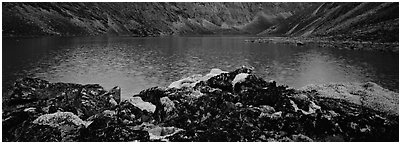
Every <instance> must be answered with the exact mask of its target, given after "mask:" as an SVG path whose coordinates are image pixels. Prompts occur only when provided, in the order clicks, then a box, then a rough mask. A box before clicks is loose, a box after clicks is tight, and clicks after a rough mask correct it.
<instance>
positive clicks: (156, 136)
mask: <svg viewBox="0 0 401 144" xmlns="http://www.w3.org/2000/svg"><path fill="white" fill-rule="evenodd" d="M213 71H216V70H212V72H213ZM209 75H210V74H209ZM198 77H199V78H201V77H200V76H198ZM205 77H208V76H207V75H206V76H205ZM191 83H192V84H193V86H188V87H179V88H177V87H171V88H161V87H153V88H149V89H146V90H143V91H142V92H140V93H139V94H136V95H134V96H133V97H132V98H131V99H128V100H124V101H121V102H119V100H118V94H116V93H118V88H113V89H112V90H110V91H106V90H104V89H103V88H102V87H100V86H98V85H79V84H65V83H49V82H47V81H44V80H40V79H32V78H26V79H22V80H19V81H17V82H16V84H15V87H14V89H13V90H12V92H10V96H9V99H8V100H7V101H4V102H3V122H2V125H3V141H226V142H227V141H242V142H246V141H252V142H254V141H300V142H310V141H398V140H399V137H398V134H399V131H398V128H399V125H398V119H399V118H398V112H396V111H398V94H397V93H394V92H391V91H388V90H385V89H383V88H381V87H380V86H378V85H376V84H374V83H365V84H327V85H320V86H317V85H311V86H308V87H306V88H304V89H300V90H296V89H291V88H288V87H286V86H282V85H277V84H276V83H275V82H274V81H269V82H266V81H264V80H263V79H261V78H259V77H257V76H256V75H254V74H252V69H250V68H246V67H242V68H239V69H237V70H234V71H232V72H226V73H221V72H219V74H215V75H214V76H212V77H210V78H209V79H207V80H206V79H204V80H196V81H191ZM110 99H113V100H115V101H116V103H117V102H118V103H117V104H115V103H114V105H113V104H110ZM139 103H142V104H143V103H146V105H147V106H150V107H153V108H152V109H148V108H149V107H143V105H138V104H139ZM4 106H6V107H7V109H4Z"/></svg>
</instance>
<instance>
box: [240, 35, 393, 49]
mask: <svg viewBox="0 0 401 144" xmlns="http://www.w3.org/2000/svg"><path fill="white" fill-rule="evenodd" d="M245 42H250V43H274V44H277V43H278V44H293V45H297V46H303V45H307V44H314V45H318V46H319V47H327V48H337V49H346V50H367V51H380V52H394V53H398V49H399V46H398V42H374V41H352V40H335V39H332V38H329V37H261V38H256V39H249V40H245Z"/></svg>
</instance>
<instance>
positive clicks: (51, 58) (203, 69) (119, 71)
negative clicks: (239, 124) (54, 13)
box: [3, 37, 398, 97]
mask: <svg viewBox="0 0 401 144" xmlns="http://www.w3.org/2000/svg"><path fill="white" fill-rule="evenodd" d="M245 39H247V38H246V37H159V38H131V37H114V38H113V37H75V38H34V39H22V38H19V39H17V38H13V39H7V38H5V39H4V38H3V86H7V85H10V83H12V82H13V81H15V80H16V79H17V78H19V77H25V76H34V77H40V78H43V79H46V80H49V81H51V82H72V83H81V84H88V83H99V84H101V85H102V86H104V87H106V88H112V87H113V86H116V85H118V86H120V87H122V95H123V96H125V97H127V96H132V95H133V94H135V93H138V92H139V91H141V90H143V89H146V88H150V87H153V86H167V85H168V84H170V83H171V82H173V81H175V80H178V79H180V78H183V77H187V76H190V75H192V74H205V73H207V72H208V71H209V70H210V69H212V68H220V69H222V70H227V71H230V70H234V69H235V68H237V67H240V66H242V65H246V66H253V67H255V73H256V74H258V75H260V76H262V77H264V78H265V79H266V80H270V79H273V80H276V81H277V82H278V83H281V84H287V85H289V86H291V87H295V88H299V87H302V86H305V85H307V84H311V83H329V82H366V81H373V82H376V83H378V84H379V85H382V86H383V87H385V88H389V89H392V90H396V91H398V54H394V53H377V52H362V51H350V50H339V49H327V48H319V47H316V46H302V47H297V46H294V45H284V44H263V43H245V42H244V40H245Z"/></svg>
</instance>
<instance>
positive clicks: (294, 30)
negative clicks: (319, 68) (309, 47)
mask: <svg viewBox="0 0 401 144" xmlns="http://www.w3.org/2000/svg"><path fill="white" fill-rule="evenodd" d="M398 33H399V31H398V3H323V4H321V5H314V6H313V7H311V8H310V9H306V10H305V11H302V12H300V13H296V14H295V15H293V16H292V17H290V18H288V19H286V20H284V21H282V22H281V23H280V24H277V25H275V26H272V27H270V28H268V29H267V30H265V31H263V32H261V33H259V35H263V36H267V35H284V36H305V37H306V36H318V37H329V38H333V39H336V40H354V41H377V42H398Z"/></svg>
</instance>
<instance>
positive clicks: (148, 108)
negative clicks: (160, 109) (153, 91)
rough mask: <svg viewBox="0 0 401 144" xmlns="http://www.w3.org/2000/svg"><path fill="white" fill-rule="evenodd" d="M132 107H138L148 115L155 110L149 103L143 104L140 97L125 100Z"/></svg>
mask: <svg viewBox="0 0 401 144" xmlns="http://www.w3.org/2000/svg"><path fill="white" fill-rule="evenodd" d="M127 101H128V102H130V103H131V104H132V105H134V106H136V107H138V108H139V109H141V110H145V111H148V112H150V113H154V112H155V110H156V106H155V105H153V104H152V103H150V102H144V101H143V100H142V98H141V97H132V98H129V99H127Z"/></svg>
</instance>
